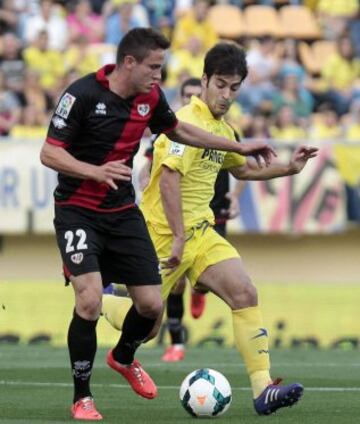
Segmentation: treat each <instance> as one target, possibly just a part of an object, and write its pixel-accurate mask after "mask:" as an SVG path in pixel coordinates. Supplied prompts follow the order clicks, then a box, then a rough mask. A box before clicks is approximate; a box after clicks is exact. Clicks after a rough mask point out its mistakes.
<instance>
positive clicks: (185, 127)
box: [167, 121, 242, 154]
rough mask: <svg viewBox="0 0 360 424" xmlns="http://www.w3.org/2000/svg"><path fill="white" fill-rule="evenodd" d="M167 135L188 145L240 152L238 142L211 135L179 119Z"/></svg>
mask: <svg viewBox="0 0 360 424" xmlns="http://www.w3.org/2000/svg"><path fill="white" fill-rule="evenodd" d="M167 135H168V137H169V138H170V139H171V140H173V141H176V142H178V143H182V144H187V145H189V146H194V147H200V148H211V149H218V150H224V151H229V152H237V153H240V154H241V153H242V151H241V150H242V148H241V145H240V144H239V143H234V142H231V141H230V140H228V139H226V138H224V137H219V136H217V135H213V134H211V133H209V132H207V131H204V130H203V129H201V128H199V127H195V126H194V125H191V124H188V123H187V122H182V121H179V124H178V125H177V127H176V128H175V129H174V130H173V131H172V132H171V133H169V134H167Z"/></svg>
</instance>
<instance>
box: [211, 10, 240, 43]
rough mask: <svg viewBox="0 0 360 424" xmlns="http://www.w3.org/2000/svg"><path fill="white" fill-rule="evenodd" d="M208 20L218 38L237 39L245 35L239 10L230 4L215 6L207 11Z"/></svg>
mask: <svg viewBox="0 0 360 424" xmlns="http://www.w3.org/2000/svg"><path fill="white" fill-rule="evenodd" d="M209 19H210V21H211V23H212V25H213V26H214V28H215V31H216V33H217V34H218V36H219V37H223V38H231V39H235V38H239V37H241V36H242V35H244V34H245V33H246V28H245V22H244V19H243V16H242V13H241V10H240V9H239V8H238V7H236V6H232V5H230V4H217V5H215V6H212V7H211V8H210V10H209Z"/></svg>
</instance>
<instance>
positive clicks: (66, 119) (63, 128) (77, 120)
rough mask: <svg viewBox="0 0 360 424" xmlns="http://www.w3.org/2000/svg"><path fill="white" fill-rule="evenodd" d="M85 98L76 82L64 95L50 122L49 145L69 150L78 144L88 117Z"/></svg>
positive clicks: (47, 139)
mask: <svg viewBox="0 0 360 424" xmlns="http://www.w3.org/2000/svg"><path fill="white" fill-rule="evenodd" d="M85 96H86V94H85V93H82V90H81V89H80V88H79V86H78V85H77V83H76V82H75V83H74V84H72V85H71V86H70V87H69V88H68V89H67V90H66V91H65V92H64V93H63V95H62V96H61V98H60V100H59V102H58V104H57V106H56V108H55V111H54V113H53V115H52V117H51V120H50V125H49V129H48V133H47V138H46V141H47V142H48V143H50V144H54V145H56V146H60V147H64V148H67V147H69V146H70V145H71V144H73V143H75V142H76V139H77V135H78V133H79V131H80V129H81V128H82V126H83V122H84V120H85V116H86V111H85V107H84V105H85V104H86V98H85Z"/></svg>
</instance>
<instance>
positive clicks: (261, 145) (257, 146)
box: [238, 140, 277, 168]
mask: <svg viewBox="0 0 360 424" xmlns="http://www.w3.org/2000/svg"><path fill="white" fill-rule="evenodd" d="M238 146H239V149H240V150H239V153H240V154H241V155H244V156H253V157H254V158H255V159H256V162H257V164H258V166H259V168H262V166H263V163H265V166H269V165H270V164H271V161H272V159H273V158H274V157H276V156H277V154H276V152H275V150H274V149H273V148H272V147H271V146H270V145H269V144H268V142H267V141H261V140H255V141H251V142H250V141H249V142H246V143H239V144H238Z"/></svg>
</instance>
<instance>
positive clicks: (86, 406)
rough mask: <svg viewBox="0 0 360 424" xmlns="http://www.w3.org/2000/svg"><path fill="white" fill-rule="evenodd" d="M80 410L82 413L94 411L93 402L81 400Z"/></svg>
mask: <svg viewBox="0 0 360 424" xmlns="http://www.w3.org/2000/svg"><path fill="white" fill-rule="evenodd" d="M81 408H82V409H83V410H84V411H89V410H90V409H94V401H93V400H92V399H90V398H89V399H83V400H82V402H81Z"/></svg>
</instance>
